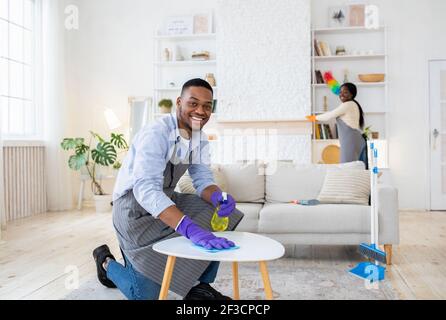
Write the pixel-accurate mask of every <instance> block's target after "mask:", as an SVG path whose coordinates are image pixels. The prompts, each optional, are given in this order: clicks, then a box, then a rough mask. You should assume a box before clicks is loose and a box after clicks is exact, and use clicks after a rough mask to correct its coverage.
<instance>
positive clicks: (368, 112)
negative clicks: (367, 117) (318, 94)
mask: <svg viewBox="0 0 446 320" xmlns="http://www.w3.org/2000/svg"><path fill="white" fill-rule="evenodd" d="M330 111H331V110H328V111H327V112H330ZM324 113H325V112H322V111H315V112H314V114H315V115H320V114H324ZM386 113H388V112H387V111H384V110H381V111H364V114H386Z"/></svg>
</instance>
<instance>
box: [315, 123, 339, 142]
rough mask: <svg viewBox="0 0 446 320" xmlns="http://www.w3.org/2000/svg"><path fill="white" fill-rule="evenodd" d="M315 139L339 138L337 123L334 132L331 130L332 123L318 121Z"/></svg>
mask: <svg viewBox="0 0 446 320" xmlns="http://www.w3.org/2000/svg"><path fill="white" fill-rule="evenodd" d="M314 139H316V140H333V139H338V128H337V125H335V130H334V132H333V131H332V130H331V128H330V125H329V124H326V123H316V127H315V132H314Z"/></svg>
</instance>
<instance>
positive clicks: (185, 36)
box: [155, 33, 217, 40]
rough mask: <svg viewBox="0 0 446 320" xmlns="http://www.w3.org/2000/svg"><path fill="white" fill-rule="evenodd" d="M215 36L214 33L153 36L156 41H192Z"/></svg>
mask: <svg viewBox="0 0 446 320" xmlns="http://www.w3.org/2000/svg"><path fill="white" fill-rule="evenodd" d="M216 35H217V34H216V33H203V34H183V35H166V36H155V39H157V40H194V39H207V38H215V37H216Z"/></svg>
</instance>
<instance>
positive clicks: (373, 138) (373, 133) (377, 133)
mask: <svg viewBox="0 0 446 320" xmlns="http://www.w3.org/2000/svg"><path fill="white" fill-rule="evenodd" d="M372 140H379V132H376V131H372Z"/></svg>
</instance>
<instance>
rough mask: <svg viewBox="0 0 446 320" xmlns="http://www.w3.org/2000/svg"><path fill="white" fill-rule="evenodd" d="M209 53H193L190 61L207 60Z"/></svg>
mask: <svg viewBox="0 0 446 320" xmlns="http://www.w3.org/2000/svg"><path fill="white" fill-rule="evenodd" d="M209 57H210V54H209V51H198V52H197V51H194V52H192V60H199V61H200V60H209Z"/></svg>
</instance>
